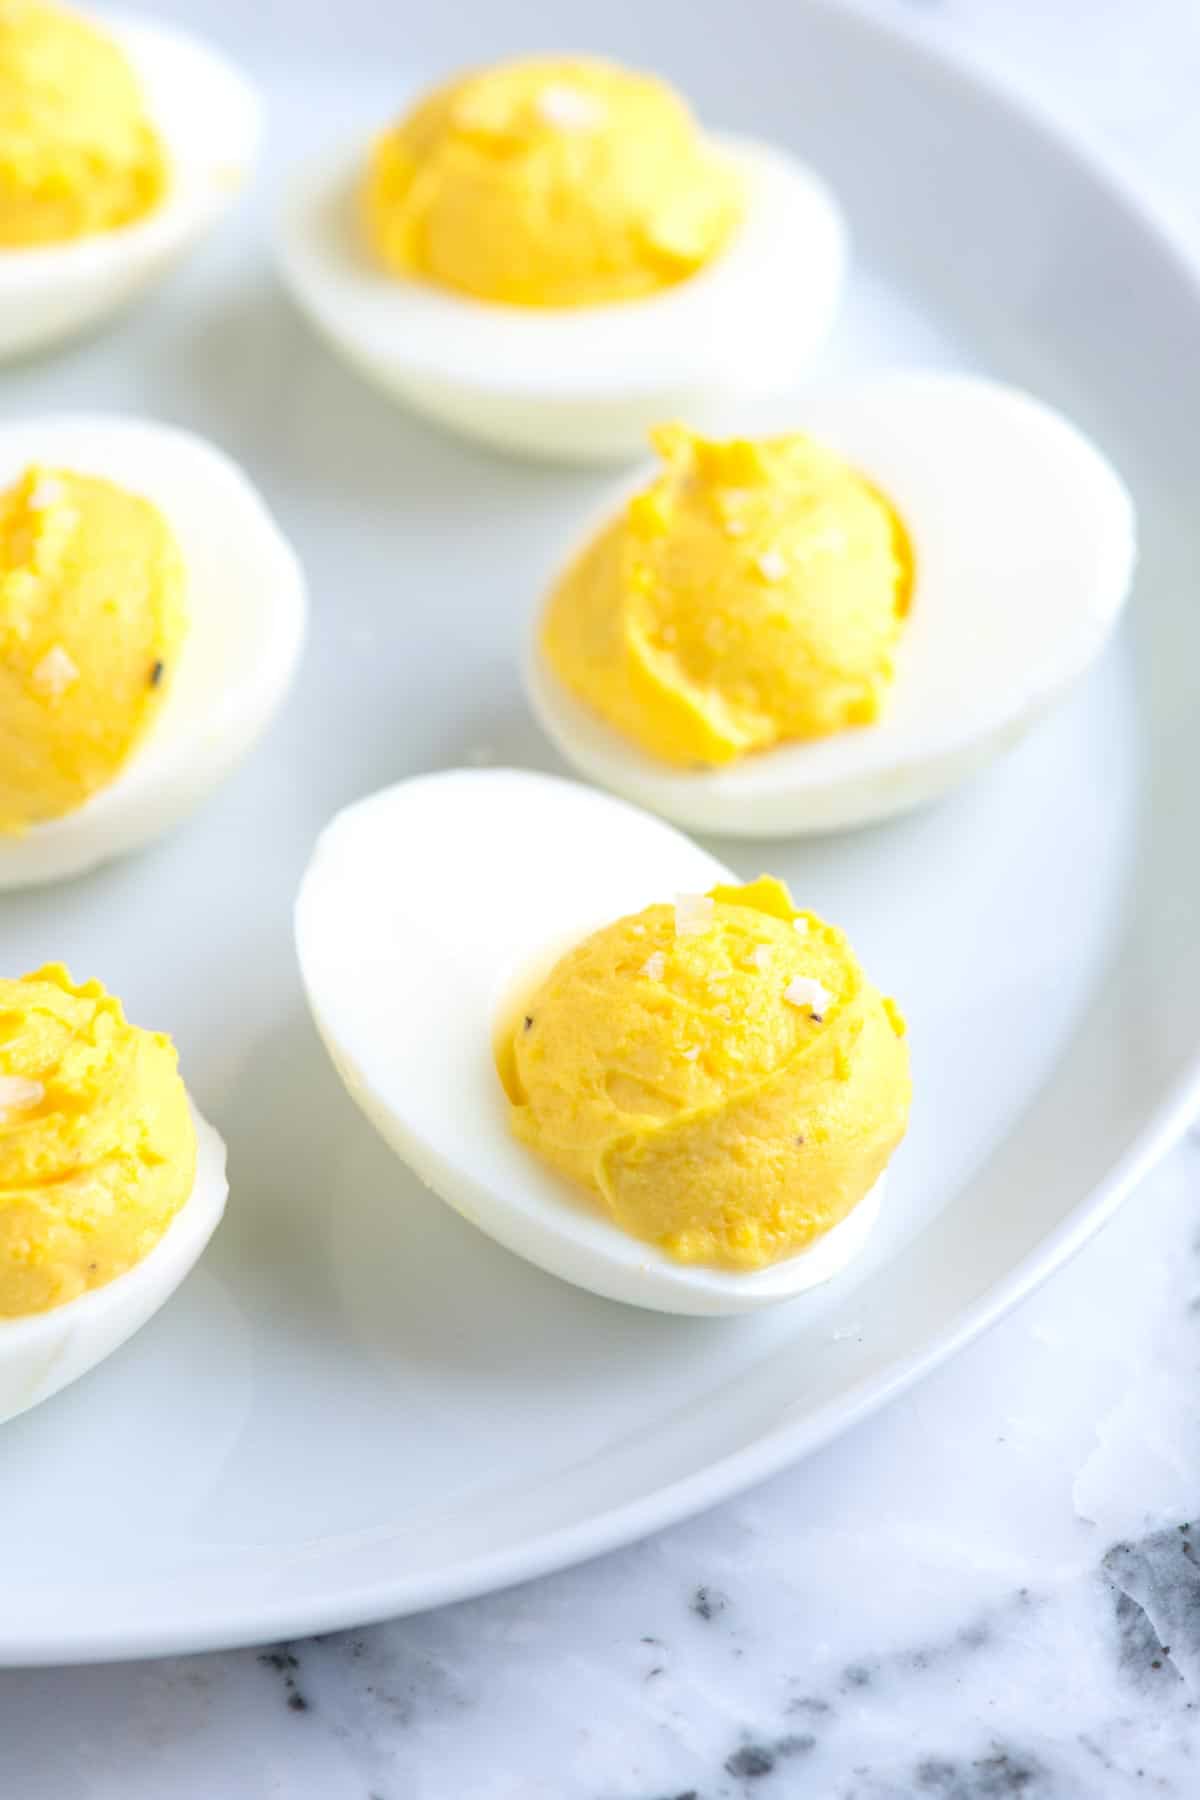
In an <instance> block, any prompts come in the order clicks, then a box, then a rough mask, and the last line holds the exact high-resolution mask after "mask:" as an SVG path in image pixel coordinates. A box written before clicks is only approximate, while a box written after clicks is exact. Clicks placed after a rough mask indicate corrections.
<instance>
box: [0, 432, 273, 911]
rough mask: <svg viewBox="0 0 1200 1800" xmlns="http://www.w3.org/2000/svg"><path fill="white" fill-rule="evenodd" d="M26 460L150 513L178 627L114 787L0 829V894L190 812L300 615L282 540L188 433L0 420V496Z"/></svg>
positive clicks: (131, 843)
mask: <svg viewBox="0 0 1200 1800" xmlns="http://www.w3.org/2000/svg"><path fill="white" fill-rule="evenodd" d="M31 462H44V463H50V464H57V465H59V466H61V467H63V468H66V469H70V470H72V471H73V472H75V473H77V474H87V475H100V476H103V477H105V478H106V479H108V480H110V481H115V482H117V483H119V484H120V485H122V486H124V487H127V488H129V489H130V490H131V491H133V492H134V493H138V494H141V495H143V496H144V497H145V498H146V499H148V500H152V501H153V502H154V503H155V504H156V505H157V506H158V507H160V508H161V510H162V512H163V514H164V515H165V517H166V519H167V521H168V523H169V524H170V525H171V528H172V529H173V531H174V532H175V534H176V537H177V539H178V541H179V545H180V549H181V551H182V553H183V558H184V563H185V566H186V571H187V590H186V604H187V609H188V620H189V623H188V629H187V633H186V636H185V637H184V640H183V645H182V649H181V652H180V659H179V667H178V669H177V670H176V671H175V674H174V679H173V681H172V684H171V686H170V688H169V690H168V693H167V697H166V700H165V701H164V703H163V706H162V710H161V712H160V713H159V716H158V718H157V719H156V721H155V723H154V725H153V726H152V728H151V730H150V732H149V733H148V735H147V736H146V738H145V739H144V740H143V741H142V743H141V744H140V745H138V747H137V748H136V749H135V750H134V752H133V755H132V756H131V757H130V759H129V761H128V762H127V763H126V764H125V766H124V768H123V769H122V770H121V772H120V773H119V774H118V776H117V778H116V780H115V781H113V782H112V783H110V785H109V786H108V787H105V788H101V789H100V790H99V791H98V792H97V793H95V794H93V795H92V797H91V798H90V799H89V800H88V801H86V802H85V804H84V805H83V806H81V807H79V808H77V810H76V811H74V812H71V813H67V814H65V815H64V816H63V817H62V818H58V819H53V820H50V821H48V822H47V823H46V824H43V825H35V826H32V827H31V828H30V829H29V830H28V831H26V832H25V833H23V834H22V835H20V836H8V835H4V834H0V890H3V889H4V888H16V887H27V886H31V885H33V884H35V883H37V882H43V881H56V880H59V879H62V878H63V877H66V876H70V875H78V874H81V873H82V872H83V871H84V870H86V869H90V868H92V867H94V866H95V865H96V864H98V863H102V862H107V861H108V860H109V859H110V858H112V857H115V856H120V855H124V854H125V853H126V852H127V851H130V850H133V849H136V848H137V847H139V846H140V845H142V844H144V843H147V842H149V841H150V840H151V839H152V838H154V837H157V836H158V835H159V834H160V833H161V832H163V831H165V830H167V829H168V828H169V827H170V826H172V825H174V824H175V823H176V822H177V821H178V820H179V819H180V818H182V817H183V816H184V815H185V814H186V813H187V812H189V811H190V810H191V809H192V807H193V806H195V805H196V804H198V802H199V801H200V800H202V799H203V798H204V797H205V795H206V794H207V793H208V792H209V791H210V789H212V788H213V787H215V786H216V784H217V783H218V782H219V781H220V780H221V778H222V777H223V776H224V775H226V774H227V773H228V772H229V771H230V770H231V769H232V768H233V767H234V766H235V765H236V764H237V763H238V762H239V761H240V760H241V758H242V757H243V756H244V755H245V754H246V753H247V751H248V750H249V749H250V748H251V746H252V745H253V743H254V742H255V740H256V739H257V738H258V736H259V735H260V733H261V732H262V731H263V730H264V729H265V728H266V726H267V724H268V723H269V721H270V720H271V718H272V716H273V715H274V713H275V711H276V709H277V707H278V706H279V704H280V702H281V701H282V699H283V697H284V695H285V694H286V692H287V689H288V687H289V685H290V683H291V679H292V676H293V674H294V672H295V668H296V663H297V660H298V658H299V655H300V650H301V647H302V644H303V641H304V629H305V619H306V613H307V600H306V595H305V586H304V577H303V573H302V571H301V568H300V564H299V563H298V561H297V560H296V556H295V554H294V552H293V551H292V549H291V547H290V546H289V544H288V543H287V540H286V539H285V538H284V537H283V535H282V533H281V532H280V530H279V528H278V526H277V525H276V524H275V523H274V521H273V520H272V518H271V516H270V514H269V513H268V512H267V509H266V507H265V506H264V504H263V502H262V500H261V499H260V498H259V496H258V494H257V493H256V492H255V490H254V488H253V487H252V486H251V485H250V483H249V481H248V480H247V479H246V477H245V475H243V474H242V472H241V470H240V469H239V468H238V467H237V465H236V464H235V463H233V462H232V461H231V460H230V459H229V458H228V457H227V456H225V455H224V454H223V452H221V451H220V450H217V449H216V448H214V446H213V445H211V444H208V443H206V442H205V441H204V440H203V439H202V438H198V437H194V436H192V435H191V434H190V433H189V432H185V431H178V430H176V429H175V428H174V427H173V426H168V425H158V424H152V423H150V422H149V421H148V420H136V419H127V418H121V417H115V416H113V417H104V416H102V415H97V416H94V417H86V416H82V417H78V418H73V417H49V418H43V419H31V420H26V421H24V422H22V423H16V424H4V425H0V487H6V486H8V485H9V484H10V483H11V482H12V481H14V480H15V479H16V478H17V477H18V476H19V475H20V473H21V472H22V470H23V469H24V468H25V467H26V466H27V465H28V464H29V463H31Z"/></svg>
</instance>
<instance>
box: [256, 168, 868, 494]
mask: <svg viewBox="0 0 1200 1800" xmlns="http://www.w3.org/2000/svg"><path fill="white" fill-rule="evenodd" d="M716 141H717V143H718V145H719V147H721V148H722V149H723V150H724V151H725V153H726V154H727V155H728V156H729V157H730V159H731V160H732V161H733V162H734V164H735V165H736V166H737V167H738V169H739V170H740V172H741V174H742V176H743V178H744V180H745V183H746V189H747V194H748V205H747V212H746V216H745V218H744V220H743V222H742V224H741V226H740V227H739V229H738V231H737V232H736V233H735V235H734V238H733V240H732V242H731V243H730V244H729V246H728V247H727V248H726V250H725V251H724V253H723V254H722V255H721V256H720V257H719V258H717V260H716V261H715V262H713V263H712V265H711V266H710V267H709V268H707V269H705V270H702V271H701V272H700V273H699V274H697V275H694V276H692V277H691V278H690V279H689V280H687V281H684V282H681V283H680V284H679V285H678V286H677V287H673V288H669V289H667V290H665V291H664V292H663V293H661V294H656V295H654V296H652V297H651V298H649V299H645V300H628V301H621V302H619V303H616V304H612V305H606V306H587V307H568V308H559V309H545V308H530V307H517V306H501V305H495V304H489V303H487V302H484V301H478V300H473V299H471V298H469V297H465V296H462V295H458V294H454V293H449V292H447V291H445V290H444V289H441V288H438V287H436V286H435V285H434V284H432V283H430V282H425V281H416V280H412V281H405V280H402V279H400V278H398V277H396V276H395V275H393V274H391V273H389V272H388V271H387V270H385V269H382V268H378V267H376V266H375V265H374V264H373V263H372V261H371V257H370V253H369V250H368V247H367V246H366V244H365V242H364V241H363V236H362V232H361V230H360V226H359V221H358V211H357V206H356V189H357V187H358V185H359V183H360V182H361V179H362V174H363V170H364V167H365V151H364V147H363V145H362V144H361V143H357V144H355V145H354V146H353V147H352V148H351V149H350V150H348V151H342V152H341V153H339V154H335V155H333V156H326V157H324V158H321V159H319V160H318V161H316V162H315V163H313V164H311V165H309V166H308V167H306V168H303V169H301V170H300V171H299V172H298V174H297V175H296V177H295V179H294V180H293V182H292V185H291V188H290V191H289V193H288V196H287V199H286V201H285V205H284V209H283V213H282V217H281V221H280V229H279V255H280V264H281V267H282V270H283V275H284V279H285V280H286V282H287V284H288V286H289V288H290V289H291V292H292V294H293V296H294V297H295V299H296V301H297V303H298V304H299V305H300V307H301V308H302V310H303V311H304V312H305V313H307V315H308V316H309V318H310V319H311V321H312V323H313V324H314V325H315V326H316V327H317V329H318V330H319V331H320V332H321V333H322V335H323V336H324V337H326V338H327V339H328V341H329V342H330V343H331V344H332V345H333V346H334V348H335V349H337V350H339V351H340V352H341V353H342V354H343V355H344V356H345V357H346V358H347V359H348V360H349V361H350V362H351V363H353V364H354V365H355V367H357V368H358V369H360V370H361V371H362V373H363V374H365V375H367V376H368V377H369V378H370V379H372V380H373V381H376V382H377V383H378V384H379V385H380V386H381V387H383V388H385V389H387V390H388V391H389V392H390V393H392V394H394V395H395V396H397V397H398V398H400V399H402V400H404V401H406V402H407V403H408V404H409V405H411V406H412V407H414V408H415V409H416V410H417V411H419V412H423V413H426V414H428V415H429V416H430V417H431V418H434V419H437V420H438V421H439V422H441V423H442V424H444V425H448V426H450V427H451V428H452V429H454V430H456V431H459V432H463V433H465V434H466V435H468V436H471V437H476V438H480V439H482V440H483V441H484V442H486V443H489V444H492V445H494V446H496V447H498V448H500V449H505V450H515V451H517V452H519V453H523V454H528V455H534V456H545V457H552V458H556V459H560V460H566V461H580V462H593V461H612V460H627V459H629V458H630V457H633V456H637V455H639V454H640V453H641V452H642V450H643V449H644V447H645V442H646V433H647V431H648V430H649V429H650V427H651V426H652V425H655V424H658V423H659V422H660V421H661V420H662V419H664V418H674V417H676V416H679V415H684V416H686V417H688V418H689V419H690V420H693V421H696V420H703V419H704V418H706V417H708V416H709V414H715V413H717V412H719V411H720V410H721V409H723V408H728V406H729V405H731V404H732V403H733V402H734V401H740V400H743V399H744V398H745V396H746V395H748V394H753V393H763V392H768V391H771V390H773V389H775V388H777V387H778V386H780V385H781V384H784V385H786V384H787V383H788V382H790V381H791V380H793V379H795V377H796V376H797V375H798V374H799V373H800V371H801V370H802V369H803V368H804V367H805V366H806V364H807V363H808V362H809V361H810V359H811V357H812V355H813V352H814V351H815V350H816V348H817V347H818V345H819V344H820V342H821V340H822V339H823V338H824V336H825V334H826V332H827V331H828V329H829V326H830V323H831V322H832V319H833V314H834V311H835V309H836V306H837V302H838V299H839V297H840V293H841V288H842V281H843V276H844V272H845V263H846V242H845V230H844V227H843V224H842V218H841V214H840V212H839V210H838V207H837V203H836V201H835V200H834V198H833V196H832V195H831V194H830V192H829V190H828V189H827V188H826V187H825V185H824V183H823V182H822V181H821V180H820V179H819V178H818V177H817V176H816V175H815V174H814V173H813V172H812V171H811V170H810V169H808V168H806V167H805V166H804V165H803V164H802V163H800V162H797V161H796V160H795V159H794V158H793V157H790V156H788V155H786V154H785V153H784V152H782V151H779V150H774V149H767V148H766V147H765V146H763V145H759V144H752V143H750V142H748V141H745V140H742V139H737V138H719V139H718V140H716Z"/></svg>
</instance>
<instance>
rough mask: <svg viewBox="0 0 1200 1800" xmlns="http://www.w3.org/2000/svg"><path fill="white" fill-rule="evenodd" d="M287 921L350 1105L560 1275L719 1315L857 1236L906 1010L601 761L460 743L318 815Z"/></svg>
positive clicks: (665, 1306)
mask: <svg viewBox="0 0 1200 1800" xmlns="http://www.w3.org/2000/svg"><path fill="white" fill-rule="evenodd" d="M296 942H297V949H298V952H299V960H300V967H301V971H302V974H303V978H304V983H305V987H306V989H307V992H308V998H309V1002H310V1004H311V1007H312V1011H313V1016H314V1018H315V1020H316V1023H317V1027H318V1029H319V1031H320V1033H321V1036H322V1038H323V1040H324V1042H325V1045H326V1048H327V1049H328V1051H329V1053H330V1055H331V1057H332V1059H333V1061H334V1063H335V1065H336V1067H337V1069H338V1072H339V1073H340V1075H341V1077H342V1079H343V1081H344V1082H345V1084H346V1086H347V1088H348V1090H349V1092H350V1094H351V1095H352V1096H353V1098H354V1099H355V1100H356V1101H357V1103H358V1105H359V1106H360V1107H361V1108H362V1109H363V1111H364V1112H365V1113H366V1115H367V1117H368V1118H369V1119H370V1120H371V1122H372V1123H373V1124H374V1125H375V1126H376V1128H377V1129H378V1131H379V1132H380V1133H381V1134H382V1136H383V1137H384V1138H385V1139H386V1141H387V1142H388V1143H389V1144H390V1145H391V1146H392V1148H393V1149H394V1150H396V1151H397V1152H398V1154H399V1155H400V1156H401V1157H403V1158H404V1160H405V1161H406V1162H407V1163H409V1164H410V1165H411V1167H412V1168H413V1169H414V1170H415V1171H416V1173H417V1175H418V1176H419V1177H420V1178H421V1180H422V1181H424V1182H425V1183H426V1184H427V1185H428V1186H429V1187H430V1188H432V1189H433V1190H434V1192H435V1193H436V1194H438V1195H439V1196H440V1197H441V1198H442V1199H443V1200H445V1201H446V1202H447V1203H448V1204H449V1205H450V1206H452V1207H453V1208H454V1209H455V1211H457V1212H458V1213H460V1214H461V1215H462V1216H463V1217H464V1218H465V1219H468V1220H469V1221H471V1223H473V1224H475V1225H477V1226H478V1227H479V1229H480V1230H482V1231H484V1232H486V1233H487V1234H488V1235H489V1236H491V1237H493V1238H495V1239H496V1240H497V1241H498V1242H499V1243H501V1244H503V1245H504V1246H505V1247H506V1248H508V1249H509V1250H512V1251H514V1252H516V1254H518V1255H520V1256H523V1257H526V1258H527V1259H528V1260H529V1261H530V1262H533V1263H536V1264H537V1265H538V1266H539V1267H541V1268H543V1269H546V1270H549V1271H550V1272H551V1273H552V1274H555V1275H558V1276H561V1277H562V1278H563V1279H564V1280H567V1281H570V1282H573V1283H575V1284H576V1285H577V1286H579V1287H582V1288H587V1289H589V1290H591V1291H592V1292H593V1293H596V1294H600V1295H603V1296H606V1297H607V1298H610V1299H613V1300H622V1301H627V1302H629V1303H631V1304H633V1305H637V1306H644V1307H649V1308H653V1309H657V1310H660V1311H664V1312H675V1313H694V1314H718V1313H737V1312H744V1311H748V1310H751V1309H753V1308H757V1307H762V1306H766V1305H770V1304H772V1303H774V1302H776V1301H780V1300H785V1299H788V1298H790V1297H792V1296H794V1295H796V1294H799V1293H802V1292H803V1291H804V1290H805V1289H807V1288H810V1287H813V1286H814V1285H816V1284H817V1283H819V1282H822V1281H825V1280H827V1279H828V1278H829V1277H830V1276H832V1275H834V1274H836V1273H837V1272H838V1271H839V1270H840V1269H841V1268H843V1267H844V1266H845V1264H846V1263H847V1262H848V1261H850V1259H851V1258H852V1257H853V1256H854V1255H855V1254H856V1253H857V1252H858V1251H859V1250H860V1249H861V1247H862V1246H863V1244H864V1242H865V1240H866V1238H867V1236H868V1234H869V1232H870V1230H871V1227H872V1225H873V1223H874V1222H875V1219H876V1216H877V1213H878V1207H879V1200H880V1193H881V1188H882V1183H883V1178H884V1177H883V1171H884V1168H885V1166H886V1163H887V1160H888V1157H889V1156H890V1154H891V1152H892V1150H893V1149H894V1148H895V1145H896V1143H897V1142H898V1140H899V1137H900V1136H901V1135H902V1133H903V1130H904V1122H905V1118H906V1115H907V1104H908V1065H907V1054H906V1050H905V1048H904V1043H903V1037H904V1027H903V1022H902V1020H901V1019H900V1017H899V1014H898V1013H897V1012H896V1009H895V1008H894V1006H893V1005H892V1003H891V1002H890V1001H887V1000H885V999H883V998H882V997H881V996H880V995H879V994H878V993H877V992H876V990H875V989H874V988H873V987H872V986H871V985H870V983H869V982H868V981H867V979H866V977H865V976H863V974H862V971H861V970H860V969H859V968H858V965H857V963H856V962H855V960H854V958H853V955H852V953H851V952H850V950H849V947H848V945H847V944H846V942H845V939H844V938H843V937H842V936H841V934H840V932H837V931H836V930H834V929H833V928H832V927H830V926H826V925H824V924H823V923H822V922H821V921H819V920H817V919H815V917H813V916H812V915H808V914H802V913H799V912H798V911H797V910H796V909H795V908H794V907H793V906H792V904H791V901H790V896H788V895H787V892H786V889H784V888H783V887H782V885H781V884H779V883H776V882H773V881H771V880H769V879H766V878H764V879H762V880H760V881H758V882H754V883H751V884H749V885H748V886H745V887H739V886H738V885H737V882H736V877H734V876H732V875H731V874H730V872H729V871H728V870H727V869H726V868H724V867H723V866H722V865H721V864H720V863H719V862H717V861H716V860H715V859H714V858H713V857H711V856H709V855H708V854H707V853H706V852H704V851H703V850H700V849H698V848H697V847H696V846H695V845H694V844H692V843H691V842H689V841H688V839H686V838H685V837H683V836H681V835H680V834H679V833H677V832H676V831H674V830H672V829H671V828H670V827H668V826H666V825H663V824H662V823H661V822H659V821H657V820H655V819H653V818H651V817H649V816H648V815H646V814H645V813H641V812H638V811H637V810H636V809H634V808H631V807H629V806H627V805H625V804H623V803H622V802H620V801H617V800H614V799H612V798H610V797H608V796H606V795H602V794H599V793H597V792H596V791H595V790H593V789H588V788H583V787H579V786H576V785H575V784H573V783H570V782H564V781H559V780H556V779H554V778H552V777H548V776H543V775H535V774H529V773H519V772H515V771H509V770H486V771H484V770H462V771H452V772H449V773H445V774H439V775H431V776H424V777H420V778H417V779H414V780H410V781H406V782H402V783H400V784H399V785H398V786H396V787H392V788H389V789H387V790H385V791H383V792H381V793H378V794H376V795H374V796H372V797H371V798H370V799H367V800H363V801H361V802H360V803H358V804H357V805H354V806H351V807H349V808H348V809H347V810H346V811H344V812H343V813H341V814H339V815H338V816H337V817H336V818H335V819H334V820H333V822H332V824H330V825H329V827H328V828H327V829H326V831H325V832H324V834H323V835H322V837H321V839H320V841H319V843H318V845H317V848H316V851H315V853H314V856H313V859H312V861H311V863H310V865H309V868H308V870H307V872H306V874H305V877H304V880H303V884H302V886H301V889H300V894H299V897H298V901H297V906H296ZM593 1175H595V1176H597V1177H598V1178H599V1180H600V1182H601V1183H602V1185H603V1187H604V1189H605V1193H604V1194H601V1193H599V1192H598V1191H595V1184H594V1183H593V1181H592V1179H591V1178H592V1176H593Z"/></svg>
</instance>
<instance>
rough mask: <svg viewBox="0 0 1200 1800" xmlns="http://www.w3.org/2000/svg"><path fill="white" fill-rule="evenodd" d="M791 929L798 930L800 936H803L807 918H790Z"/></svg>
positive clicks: (806, 927)
mask: <svg viewBox="0 0 1200 1800" xmlns="http://www.w3.org/2000/svg"><path fill="white" fill-rule="evenodd" d="M792 930H793V931H798V932H799V933H800V935H801V937H803V935H804V933H805V932H806V931H807V930H808V920H807V919H793V920H792Z"/></svg>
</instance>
